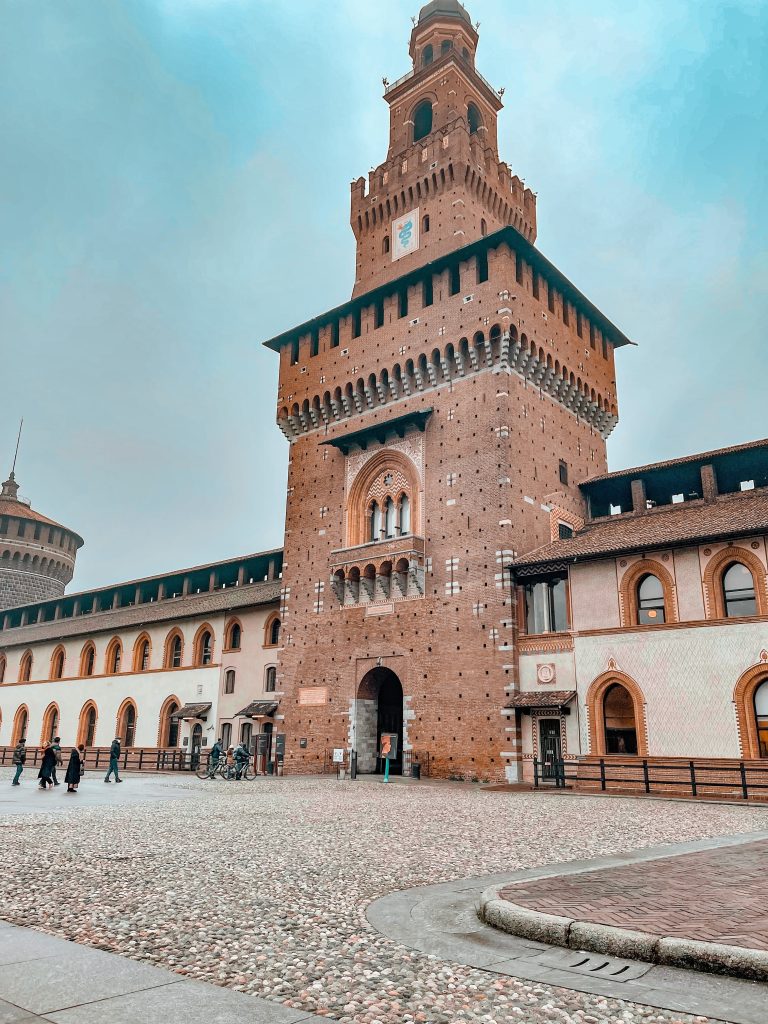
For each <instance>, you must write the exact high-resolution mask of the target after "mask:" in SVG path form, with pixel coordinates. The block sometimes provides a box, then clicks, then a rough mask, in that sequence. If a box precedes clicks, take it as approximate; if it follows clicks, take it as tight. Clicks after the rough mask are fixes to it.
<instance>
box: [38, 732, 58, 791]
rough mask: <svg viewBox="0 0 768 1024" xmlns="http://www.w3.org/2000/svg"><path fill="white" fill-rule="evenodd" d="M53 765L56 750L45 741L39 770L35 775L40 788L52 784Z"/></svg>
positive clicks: (54, 765) (54, 763) (54, 764)
mask: <svg viewBox="0 0 768 1024" xmlns="http://www.w3.org/2000/svg"><path fill="white" fill-rule="evenodd" d="M55 767H56V751H55V750H54V749H53V747H52V746H51V744H50V743H46V745H45V750H44V751H43V761H42V764H41V765H40V771H39V772H38V773H37V777H38V779H40V789H47V788H48V787H49V786H53V769H54V768H55Z"/></svg>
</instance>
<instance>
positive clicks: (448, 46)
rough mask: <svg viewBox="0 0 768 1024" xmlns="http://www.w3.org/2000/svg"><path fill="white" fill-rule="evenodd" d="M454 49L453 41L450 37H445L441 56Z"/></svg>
mask: <svg viewBox="0 0 768 1024" xmlns="http://www.w3.org/2000/svg"><path fill="white" fill-rule="evenodd" d="M452 49H453V42H452V41H451V40H450V39H444V40H443V41H442V43H440V56H441V57H444V56H445V55H446V53H450V52H451V50H452Z"/></svg>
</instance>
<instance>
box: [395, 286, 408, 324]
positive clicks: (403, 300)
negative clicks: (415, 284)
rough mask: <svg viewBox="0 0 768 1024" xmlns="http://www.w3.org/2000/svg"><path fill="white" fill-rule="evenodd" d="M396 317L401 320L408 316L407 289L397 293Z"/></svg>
mask: <svg viewBox="0 0 768 1024" xmlns="http://www.w3.org/2000/svg"><path fill="white" fill-rule="evenodd" d="M397 315H398V316H399V317H400V318H402V317H404V316H408V289H407V288H404V289H403V290H402V291H401V292H398V293H397Z"/></svg>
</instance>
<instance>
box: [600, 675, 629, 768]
mask: <svg viewBox="0 0 768 1024" xmlns="http://www.w3.org/2000/svg"><path fill="white" fill-rule="evenodd" d="M603 713H604V716H605V752H606V754H637V722H636V720H635V704H634V701H633V700H632V695H631V694H630V692H629V690H627V689H626V687H624V686H622V685H621V683H613V684H612V685H611V686H609V687H608V689H607V690H606V691H605V697H604V700H603Z"/></svg>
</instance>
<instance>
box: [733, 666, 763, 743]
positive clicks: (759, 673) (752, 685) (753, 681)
mask: <svg viewBox="0 0 768 1024" xmlns="http://www.w3.org/2000/svg"><path fill="white" fill-rule="evenodd" d="M767 679H768V662H765V661H761V663H760V664H759V665H755V666H753V667H752V668H750V669H747V671H746V672H744V673H743V675H741V676H740V677H739V681H738V682H737V683H736V686H735V687H734V691H733V703H734V705H735V707H736V720H737V723H738V729H739V742H740V744H741V756H742V757H745V758H759V757H760V756H761V755H760V744H759V742H758V736H757V720H756V718H755V691H756V690H757V688H758V686H760V685H761V683H764V682H765V681H766V680H767Z"/></svg>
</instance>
